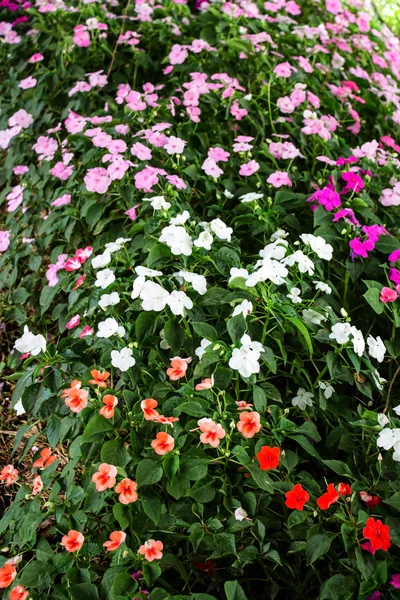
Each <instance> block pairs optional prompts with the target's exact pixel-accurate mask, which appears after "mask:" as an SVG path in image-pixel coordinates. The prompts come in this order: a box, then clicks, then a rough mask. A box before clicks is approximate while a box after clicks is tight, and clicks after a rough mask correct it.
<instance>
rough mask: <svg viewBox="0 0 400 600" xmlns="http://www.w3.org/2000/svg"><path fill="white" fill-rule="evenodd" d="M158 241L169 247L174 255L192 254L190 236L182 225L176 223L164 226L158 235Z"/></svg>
mask: <svg viewBox="0 0 400 600" xmlns="http://www.w3.org/2000/svg"><path fill="white" fill-rule="evenodd" d="M159 241H160V242H164V243H165V244H167V246H169V247H170V248H171V252H172V254H175V255H176V256H178V255H180V254H183V255H184V256H190V255H191V254H192V247H193V242H192V238H191V237H190V235H189V234H188V233H186V230H185V229H184V227H180V226H178V225H169V226H168V227H164V229H163V230H162V232H161V235H160V237H159Z"/></svg>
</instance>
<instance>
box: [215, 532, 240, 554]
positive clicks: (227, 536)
mask: <svg viewBox="0 0 400 600" xmlns="http://www.w3.org/2000/svg"><path fill="white" fill-rule="evenodd" d="M213 540H214V548H215V550H214V552H213V553H212V554H211V556H210V558H220V557H222V556H227V555H228V554H236V544H235V536H234V535H233V534H232V533H217V534H215V535H214V536H213Z"/></svg>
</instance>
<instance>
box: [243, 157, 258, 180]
mask: <svg viewBox="0 0 400 600" xmlns="http://www.w3.org/2000/svg"><path fill="white" fill-rule="evenodd" d="M259 168H260V165H259V164H258V162H257V161H255V160H250V161H249V162H248V163H245V164H243V165H241V166H240V170H239V175H242V176H244V177H249V176H250V175H253V174H254V173H256V172H257V171H258V169H259Z"/></svg>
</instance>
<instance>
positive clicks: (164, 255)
mask: <svg viewBox="0 0 400 600" xmlns="http://www.w3.org/2000/svg"><path fill="white" fill-rule="evenodd" d="M170 258H171V250H170V249H169V247H168V246H167V245H166V244H156V245H155V246H153V247H152V248H151V250H150V252H149V254H148V256H147V266H148V267H149V269H154V267H157V265H158V266H160V265H162V264H164V263H165V262H166V261H168V260H169V259H170Z"/></svg>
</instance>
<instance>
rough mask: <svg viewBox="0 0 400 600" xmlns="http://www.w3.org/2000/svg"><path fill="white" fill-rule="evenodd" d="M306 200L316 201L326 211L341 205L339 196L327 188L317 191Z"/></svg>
mask: <svg viewBox="0 0 400 600" xmlns="http://www.w3.org/2000/svg"><path fill="white" fill-rule="evenodd" d="M308 200H309V201H312V200H317V202H318V204H321V205H322V206H325V208H326V210H328V211H331V210H333V209H334V208H338V207H339V206H340V204H341V202H340V196H339V194H338V193H337V192H335V190H332V189H331V188H329V187H324V188H323V189H322V190H317V191H316V192H315V193H314V194H313V195H312V196H311V197H310V198H308Z"/></svg>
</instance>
